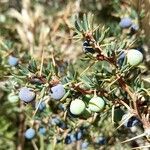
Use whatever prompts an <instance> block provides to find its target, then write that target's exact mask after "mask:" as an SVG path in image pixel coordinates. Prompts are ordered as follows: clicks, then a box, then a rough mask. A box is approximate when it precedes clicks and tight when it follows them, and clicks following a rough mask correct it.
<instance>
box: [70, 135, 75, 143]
mask: <svg viewBox="0 0 150 150" xmlns="http://www.w3.org/2000/svg"><path fill="white" fill-rule="evenodd" d="M70 139H71V141H72V142H75V141H76V136H75V134H70Z"/></svg>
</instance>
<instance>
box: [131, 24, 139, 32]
mask: <svg viewBox="0 0 150 150" xmlns="http://www.w3.org/2000/svg"><path fill="white" fill-rule="evenodd" d="M138 29H139V26H138V25H136V24H132V26H131V32H136V31H138Z"/></svg>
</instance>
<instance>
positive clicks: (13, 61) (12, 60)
mask: <svg viewBox="0 0 150 150" xmlns="http://www.w3.org/2000/svg"><path fill="white" fill-rule="evenodd" d="M18 61H19V59H18V58H16V57H14V56H9V58H8V63H9V65H10V66H16V65H18Z"/></svg>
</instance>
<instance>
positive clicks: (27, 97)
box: [19, 87, 35, 103]
mask: <svg viewBox="0 0 150 150" xmlns="http://www.w3.org/2000/svg"><path fill="white" fill-rule="evenodd" d="M19 98H20V99H21V100H22V101H24V102H26V103H29V102H31V101H32V100H34V98H35V93H34V92H32V91H31V90H30V89H29V88H27V87H23V88H21V89H20V92H19Z"/></svg>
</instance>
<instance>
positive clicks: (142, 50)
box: [135, 47, 144, 54]
mask: <svg viewBox="0 0 150 150" xmlns="http://www.w3.org/2000/svg"><path fill="white" fill-rule="evenodd" d="M135 49H137V50H138V51H140V52H141V53H142V54H143V53H144V49H143V47H138V48H135Z"/></svg>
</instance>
